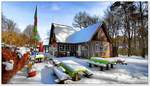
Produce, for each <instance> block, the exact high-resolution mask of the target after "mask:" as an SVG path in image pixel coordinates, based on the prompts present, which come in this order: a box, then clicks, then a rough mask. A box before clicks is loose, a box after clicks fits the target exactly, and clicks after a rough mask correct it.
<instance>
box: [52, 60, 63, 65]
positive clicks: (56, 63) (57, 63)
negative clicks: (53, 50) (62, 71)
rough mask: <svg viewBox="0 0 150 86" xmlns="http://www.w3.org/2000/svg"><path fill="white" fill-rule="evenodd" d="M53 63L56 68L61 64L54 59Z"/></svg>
mask: <svg viewBox="0 0 150 86" xmlns="http://www.w3.org/2000/svg"><path fill="white" fill-rule="evenodd" d="M52 61H53V64H54V65H55V66H58V65H59V64H60V63H61V62H60V61H58V60H56V59H53V60H52Z"/></svg>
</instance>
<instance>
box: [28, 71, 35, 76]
mask: <svg viewBox="0 0 150 86" xmlns="http://www.w3.org/2000/svg"><path fill="white" fill-rule="evenodd" d="M35 75H36V71H32V72H29V73H28V77H34V76H35Z"/></svg>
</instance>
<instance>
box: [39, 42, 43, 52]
mask: <svg viewBox="0 0 150 86" xmlns="http://www.w3.org/2000/svg"><path fill="white" fill-rule="evenodd" d="M43 51H44V46H43V42H40V43H39V52H43Z"/></svg>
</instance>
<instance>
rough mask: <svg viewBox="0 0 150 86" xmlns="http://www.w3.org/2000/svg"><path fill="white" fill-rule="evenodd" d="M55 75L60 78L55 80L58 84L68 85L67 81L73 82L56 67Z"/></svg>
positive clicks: (54, 69)
mask: <svg viewBox="0 0 150 86" xmlns="http://www.w3.org/2000/svg"><path fill="white" fill-rule="evenodd" d="M53 71H54V74H55V75H56V76H57V77H58V79H57V80H55V81H56V82H57V83H68V82H67V81H71V77H70V76H69V75H67V74H66V73H64V72H63V69H62V68H61V67H54V68H53Z"/></svg>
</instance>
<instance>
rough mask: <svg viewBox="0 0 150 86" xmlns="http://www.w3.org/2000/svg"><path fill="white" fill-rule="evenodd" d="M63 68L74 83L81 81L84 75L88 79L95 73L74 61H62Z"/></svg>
mask: <svg viewBox="0 0 150 86" xmlns="http://www.w3.org/2000/svg"><path fill="white" fill-rule="evenodd" d="M61 66H62V67H63V68H64V69H65V72H66V73H67V74H68V75H69V76H71V77H72V79H73V80H74V81H76V80H80V79H81V77H80V76H81V75H84V76H86V77H90V76H91V75H93V73H92V72H91V71H90V70H89V69H87V68H86V67H84V66H82V65H80V64H78V63H76V62H74V61H72V60H67V61H62V62H61Z"/></svg>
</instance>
